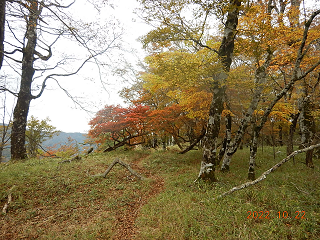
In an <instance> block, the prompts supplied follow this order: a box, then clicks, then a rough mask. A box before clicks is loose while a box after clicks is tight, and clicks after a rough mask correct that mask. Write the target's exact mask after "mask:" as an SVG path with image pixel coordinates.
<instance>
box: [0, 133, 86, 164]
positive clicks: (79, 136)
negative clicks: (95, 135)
mask: <svg viewBox="0 0 320 240" xmlns="http://www.w3.org/2000/svg"><path fill="white" fill-rule="evenodd" d="M69 137H70V138H72V139H74V140H75V141H76V142H77V143H79V144H80V145H79V146H80V148H81V145H82V144H83V143H84V141H85V140H86V138H87V134H85V133H80V132H71V133H67V132H59V134H58V135H55V136H54V137H53V138H51V139H48V140H46V141H45V142H44V143H43V144H42V147H43V148H47V147H52V146H56V147H57V148H58V147H60V145H65V144H66V143H67V142H68V138H69ZM2 156H3V157H5V160H4V161H8V159H10V157H11V154H10V148H6V149H4V150H3V153H2ZM0 162H1V160H0Z"/></svg>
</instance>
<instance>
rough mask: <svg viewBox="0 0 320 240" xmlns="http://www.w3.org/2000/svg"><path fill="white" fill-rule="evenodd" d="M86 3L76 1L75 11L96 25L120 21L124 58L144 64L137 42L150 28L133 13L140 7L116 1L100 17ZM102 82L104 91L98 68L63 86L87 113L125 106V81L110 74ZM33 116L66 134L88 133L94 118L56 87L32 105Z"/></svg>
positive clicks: (92, 66)
mask: <svg viewBox="0 0 320 240" xmlns="http://www.w3.org/2000/svg"><path fill="white" fill-rule="evenodd" d="M84 2H85V1H84V0H80V1H79V0H77V1H76V4H75V5H74V6H73V8H72V9H74V11H76V13H77V14H79V15H80V16H83V18H84V20H87V21H94V20H96V19H97V18H100V19H102V21H103V19H104V17H110V16H113V17H114V18H115V19H118V20H119V21H120V24H121V25H122V26H123V28H124V34H125V35H124V36H123V40H124V41H125V42H124V43H123V46H124V47H125V48H126V50H128V52H127V53H125V54H126V55H125V58H126V59H127V60H128V59H130V61H131V62H133V63H134V62H137V63H138V57H139V58H140V60H143V57H144V52H143V50H142V48H141V44H140V43H139V42H138V41H137V38H138V37H140V36H142V35H144V34H146V33H147V31H148V29H150V27H148V26H146V25H145V24H143V23H142V21H141V20H140V19H139V18H138V17H137V16H136V15H135V14H134V13H133V12H134V9H135V8H136V7H138V3H137V2H136V1H135V0H130V1H128V0H117V1H113V2H114V8H110V7H105V8H103V9H101V13H100V16H98V15H97V12H96V11H95V10H94V8H93V6H91V5H90V4H85V3H84ZM131 49H135V53H130V52H129V51H130V50H131ZM115 61H117V59H115ZM103 81H104V82H105V83H106V84H105V85H104V87H103V86H102V84H101V82H100V77H99V74H98V68H97V66H94V65H90V66H88V67H86V68H84V69H83V70H82V71H81V72H80V73H79V74H78V75H77V76H73V77H68V78H65V79H63V80H62V81H60V83H61V84H62V86H63V87H64V88H66V89H67V90H68V91H69V93H70V94H71V95H72V96H74V97H76V98H78V99H79V101H80V102H82V105H83V106H84V107H85V108H86V109H89V110H91V111H92V112H96V111H97V110H99V109H101V108H103V107H104V106H105V105H106V104H123V102H122V99H121V98H120V97H119V95H118V91H119V90H120V89H122V87H124V86H125V83H124V81H123V79H122V78H120V77H116V76H112V74H110V75H109V76H108V77H107V79H103ZM106 90H107V91H106ZM31 115H33V116H35V117H37V118H38V119H45V118H46V117H49V118H50V120H51V125H53V126H55V127H56V128H57V129H58V130H60V131H64V132H87V131H88V130H89V125H88V122H89V120H90V119H91V118H92V117H93V116H94V114H92V113H88V112H86V111H84V110H83V109H81V108H80V107H79V106H78V105H76V104H75V103H74V102H73V101H72V100H71V99H70V98H69V97H68V96H67V95H66V94H65V93H64V92H63V91H62V90H61V89H58V87H57V86H56V85H52V87H51V85H49V86H48V88H47V90H46V91H45V92H44V94H43V96H41V97H40V98H39V99H36V100H33V101H32V103H31V108H30V112H29V117H30V116H31Z"/></svg>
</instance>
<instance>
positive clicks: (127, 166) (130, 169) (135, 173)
mask: <svg viewBox="0 0 320 240" xmlns="http://www.w3.org/2000/svg"><path fill="white" fill-rule="evenodd" d="M116 164H120V165H122V166H123V167H125V168H126V169H127V170H128V171H129V172H130V173H131V174H132V175H134V176H136V177H137V178H139V179H141V180H145V178H144V177H142V176H141V175H140V174H139V173H137V172H136V171H134V170H133V169H132V168H131V167H130V166H129V164H127V163H125V162H123V161H121V160H120V159H119V158H116V159H114V161H113V162H112V163H111V165H110V166H109V167H108V169H107V170H106V171H105V172H104V173H103V174H98V175H94V177H104V178H105V177H106V176H107V175H108V173H109V172H110V171H111V169H112V168H113V167H114V166H115V165H116Z"/></svg>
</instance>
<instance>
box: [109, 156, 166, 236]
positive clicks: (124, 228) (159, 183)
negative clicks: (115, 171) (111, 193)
mask: <svg viewBox="0 0 320 240" xmlns="http://www.w3.org/2000/svg"><path fill="white" fill-rule="evenodd" d="M141 161H142V159H140V160H139V162H134V163H133V165H134V166H137V165H139V163H140V162H141ZM133 168H134V169H135V170H136V169H138V172H139V173H140V174H141V175H142V176H145V177H148V178H150V179H152V180H153V181H152V182H151V184H152V186H151V188H150V191H149V192H148V193H147V194H144V195H142V196H140V198H139V199H137V200H136V201H134V202H132V203H130V204H127V208H126V209H125V210H119V213H118V214H117V229H116V235H115V237H114V239H119V240H120V239H121V240H124V239H136V237H137V236H136V233H137V231H138V229H137V227H136V226H135V221H136V219H137V217H138V215H139V212H140V210H141V208H142V207H143V206H144V205H145V204H147V203H148V201H149V199H151V198H153V197H155V196H156V195H158V194H159V193H160V192H161V191H162V190H163V189H164V180H163V179H162V178H160V177H158V176H148V175H150V173H148V172H147V171H146V170H145V169H143V168H141V167H133Z"/></svg>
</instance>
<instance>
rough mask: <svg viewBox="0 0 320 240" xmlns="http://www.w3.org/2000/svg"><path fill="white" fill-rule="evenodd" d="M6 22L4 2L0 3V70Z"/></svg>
mask: <svg viewBox="0 0 320 240" xmlns="http://www.w3.org/2000/svg"><path fill="white" fill-rule="evenodd" d="M5 22H6V1H5V0H3V1H1V2H0V69H1V68H2V63H3V56H4V28H5Z"/></svg>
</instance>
